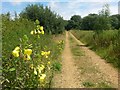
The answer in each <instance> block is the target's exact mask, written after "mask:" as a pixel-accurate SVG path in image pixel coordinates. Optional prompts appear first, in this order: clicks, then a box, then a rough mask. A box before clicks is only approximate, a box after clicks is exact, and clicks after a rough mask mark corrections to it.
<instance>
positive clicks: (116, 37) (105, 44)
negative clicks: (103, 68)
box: [71, 30, 120, 69]
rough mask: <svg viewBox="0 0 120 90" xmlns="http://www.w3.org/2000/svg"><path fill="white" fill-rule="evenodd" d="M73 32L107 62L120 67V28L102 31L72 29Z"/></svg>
mask: <svg viewBox="0 0 120 90" xmlns="http://www.w3.org/2000/svg"><path fill="white" fill-rule="evenodd" d="M71 32H72V33H73V34H74V35H75V36H76V37H77V39H79V40H80V41H82V42H83V43H85V44H86V45H87V46H89V47H90V48H91V49H92V50H94V51H95V52H96V53H97V54H98V55H100V56H101V57H102V58H104V59H105V60H106V62H108V63H112V65H113V66H115V67H117V68H119V69H120V62H119V58H120V30H106V31H103V32H101V33H96V32H95V31H84V30H72V31H71Z"/></svg>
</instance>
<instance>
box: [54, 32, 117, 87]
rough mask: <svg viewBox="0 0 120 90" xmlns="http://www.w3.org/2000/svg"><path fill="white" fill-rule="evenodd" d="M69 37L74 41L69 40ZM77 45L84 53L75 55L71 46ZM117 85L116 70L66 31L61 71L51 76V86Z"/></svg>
mask: <svg viewBox="0 0 120 90" xmlns="http://www.w3.org/2000/svg"><path fill="white" fill-rule="evenodd" d="M70 37H72V39H73V40H74V43H71V42H70V39H69V38H70ZM73 47H77V48H78V51H79V50H80V51H81V52H82V53H84V55H79V53H78V56H75V55H74V54H73V52H71V48H73ZM106 85H108V86H111V87H112V88H113V87H114V88H117V87H118V71H117V69H115V68H113V67H112V66H111V65H110V64H108V63H106V62H105V60H104V59H101V58H100V57H99V56H98V55H97V54H96V53H94V52H93V51H91V50H90V49H89V48H88V47H86V46H85V45H84V44H83V43H82V42H80V41H79V40H77V39H76V37H75V36H74V35H72V33H70V32H66V37H65V48H64V51H63V53H62V71H61V73H59V74H56V75H55V76H54V78H53V86H52V88H83V87H85V88H87V87H89V86H91V87H94V88H100V87H103V88H104V87H107V86H106Z"/></svg>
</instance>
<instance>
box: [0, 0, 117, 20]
mask: <svg viewBox="0 0 120 90" xmlns="http://www.w3.org/2000/svg"><path fill="white" fill-rule="evenodd" d="M118 2H119V0H2V3H1V4H2V10H1V12H0V13H7V12H8V11H9V12H10V13H11V17H14V12H15V11H16V12H17V14H19V13H20V12H21V11H23V10H24V8H25V7H26V6H27V5H28V4H42V5H43V6H49V7H50V8H51V10H52V11H54V12H56V13H58V14H59V15H61V16H62V17H63V18H64V19H65V20H69V19H70V18H71V16H73V15H80V16H82V17H84V16H87V15H88V14H90V13H96V14H98V11H99V10H101V9H102V6H103V5H104V4H105V3H108V4H109V7H110V12H111V15H113V14H118Z"/></svg>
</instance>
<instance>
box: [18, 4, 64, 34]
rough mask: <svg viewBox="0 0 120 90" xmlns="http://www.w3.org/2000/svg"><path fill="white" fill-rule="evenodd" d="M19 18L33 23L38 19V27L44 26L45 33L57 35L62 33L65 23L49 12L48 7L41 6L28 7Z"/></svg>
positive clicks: (59, 17)
mask: <svg viewBox="0 0 120 90" xmlns="http://www.w3.org/2000/svg"><path fill="white" fill-rule="evenodd" d="M20 18H27V19H28V20H31V21H35V20H36V19H38V20H39V21H40V25H42V26H44V30H45V32H46V33H50V34H59V33H62V32H63V31H64V26H65V22H64V20H63V18H62V17H61V16H59V15H58V14H56V13H55V12H53V11H51V9H50V8H49V7H47V6H46V7H44V6H43V5H38V4H32V5H28V6H27V7H26V8H25V9H24V10H23V11H22V12H21V13H20Z"/></svg>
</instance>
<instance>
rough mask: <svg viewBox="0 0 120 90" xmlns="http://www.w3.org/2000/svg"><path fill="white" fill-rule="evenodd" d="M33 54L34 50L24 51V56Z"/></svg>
mask: <svg viewBox="0 0 120 90" xmlns="http://www.w3.org/2000/svg"><path fill="white" fill-rule="evenodd" d="M31 53H32V50H31V49H24V54H26V55H29V56H30V55H31Z"/></svg>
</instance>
